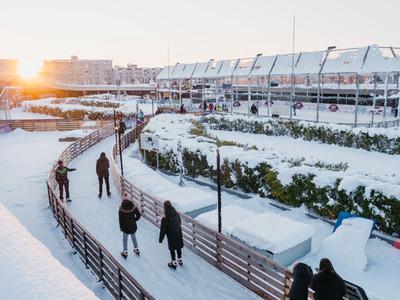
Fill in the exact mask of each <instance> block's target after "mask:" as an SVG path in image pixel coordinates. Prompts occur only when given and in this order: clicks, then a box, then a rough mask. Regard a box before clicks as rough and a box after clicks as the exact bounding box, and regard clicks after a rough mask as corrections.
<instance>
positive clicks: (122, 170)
mask: <svg viewBox="0 0 400 300" xmlns="http://www.w3.org/2000/svg"><path fill="white" fill-rule="evenodd" d="M118 145H119V160H120V162H121V175H122V176H124V165H123V163H122V143H121V132H120V131H119V130H118Z"/></svg>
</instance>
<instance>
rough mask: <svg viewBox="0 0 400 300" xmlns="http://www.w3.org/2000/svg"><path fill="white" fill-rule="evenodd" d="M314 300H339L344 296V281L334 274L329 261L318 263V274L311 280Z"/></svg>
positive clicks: (323, 260)
mask: <svg viewBox="0 0 400 300" xmlns="http://www.w3.org/2000/svg"><path fill="white" fill-rule="evenodd" d="M310 288H311V289H312V290H313V291H314V299H315V300H341V299H343V297H344V296H345V295H346V285H345V283H344V280H343V279H342V278H341V277H340V276H339V275H338V274H337V273H336V272H335V270H334V268H333V266H332V263H331V261H330V260H329V259H327V258H323V259H321V261H320V262H319V272H318V274H315V275H314V276H313V277H312V279H311V285H310Z"/></svg>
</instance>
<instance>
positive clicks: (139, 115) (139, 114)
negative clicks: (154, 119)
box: [138, 109, 144, 124]
mask: <svg viewBox="0 0 400 300" xmlns="http://www.w3.org/2000/svg"><path fill="white" fill-rule="evenodd" d="M138 119H139V122H140V123H142V124H143V123H144V113H143V110H142V109H140V110H139V113H138Z"/></svg>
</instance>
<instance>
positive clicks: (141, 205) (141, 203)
mask: <svg viewBox="0 0 400 300" xmlns="http://www.w3.org/2000/svg"><path fill="white" fill-rule="evenodd" d="M139 201H140V210H141V212H142V215H143V216H144V213H145V210H144V196H143V194H142V193H140V196H139Z"/></svg>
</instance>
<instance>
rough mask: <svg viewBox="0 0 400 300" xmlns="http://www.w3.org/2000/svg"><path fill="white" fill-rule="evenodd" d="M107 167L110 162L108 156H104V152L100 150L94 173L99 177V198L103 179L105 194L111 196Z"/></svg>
mask: <svg viewBox="0 0 400 300" xmlns="http://www.w3.org/2000/svg"><path fill="white" fill-rule="evenodd" d="M109 168H110V163H109V161H108V158H107V157H106V154H105V153H104V152H102V153H101V154H100V158H99V159H98V160H97V162H96V173H97V177H98V179H99V195H98V197H99V198H101V196H102V195H103V180H104V181H105V182H106V190H107V196H109V197H110V196H111V192H110V180H109V178H110V173H109V171H108V169H109Z"/></svg>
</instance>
